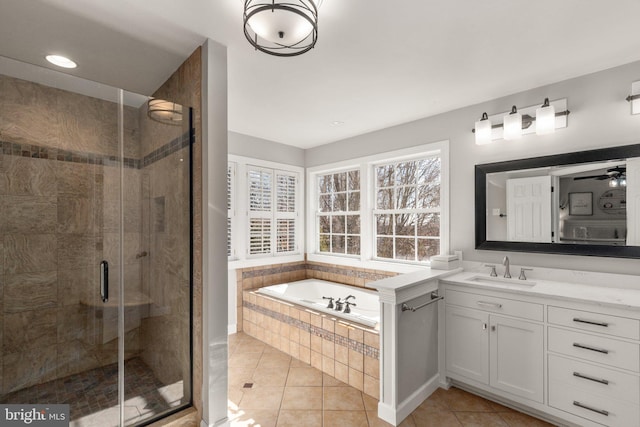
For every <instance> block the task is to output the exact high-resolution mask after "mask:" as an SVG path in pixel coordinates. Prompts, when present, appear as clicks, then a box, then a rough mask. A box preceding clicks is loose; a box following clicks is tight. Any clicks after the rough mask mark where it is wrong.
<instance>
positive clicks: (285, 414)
mask: <svg viewBox="0 0 640 427" xmlns="http://www.w3.org/2000/svg"><path fill="white" fill-rule="evenodd" d="M302 426H304V427H322V411H292V410H288V409H283V410H281V411H280V415H278V424H277V427H302Z"/></svg>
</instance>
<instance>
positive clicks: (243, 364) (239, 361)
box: [229, 353, 262, 368]
mask: <svg viewBox="0 0 640 427" xmlns="http://www.w3.org/2000/svg"><path fill="white" fill-rule="evenodd" d="M261 357H262V354H261V353H247V354H240V353H236V354H234V355H233V356H231V357H230V358H229V367H230V368H255V367H256V366H258V362H259V361H260V358H261Z"/></svg>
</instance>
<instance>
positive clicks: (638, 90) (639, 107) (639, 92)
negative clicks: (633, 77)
mask: <svg viewBox="0 0 640 427" xmlns="http://www.w3.org/2000/svg"><path fill="white" fill-rule="evenodd" d="M626 99H627V101H628V102H629V103H630V104H631V114H640V81H637V82H633V83H631V95H629V96H627V98H626Z"/></svg>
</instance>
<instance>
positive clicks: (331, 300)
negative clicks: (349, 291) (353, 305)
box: [322, 297, 333, 308]
mask: <svg viewBox="0 0 640 427" xmlns="http://www.w3.org/2000/svg"><path fill="white" fill-rule="evenodd" d="M322 299H328V300H329V304H328V305H327V308H333V297H322Z"/></svg>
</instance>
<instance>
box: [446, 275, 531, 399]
mask: <svg viewBox="0 0 640 427" xmlns="http://www.w3.org/2000/svg"><path fill="white" fill-rule="evenodd" d="M445 303H446V304H445V307H446V308H445V325H446V327H445V355H446V356H445V360H446V362H445V366H446V370H447V375H448V376H451V377H453V378H458V377H463V378H466V379H471V380H473V381H476V382H478V383H482V384H486V385H489V386H490V387H491V388H495V389H497V390H501V391H503V392H507V393H509V394H510V395H515V396H519V397H522V398H525V399H530V400H533V401H535V402H540V403H542V402H543V398H544V328H543V325H542V323H541V322H542V320H543V306H542V305H541V304H535V303H529V302H523V301H518V300H514V299H510V298H502V297H499V296H496V295H495V294H479V293H472V292H467V291H462V290H458V289H456V288H455V287H450V286H447V287H446V289H445Z"/></svg>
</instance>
